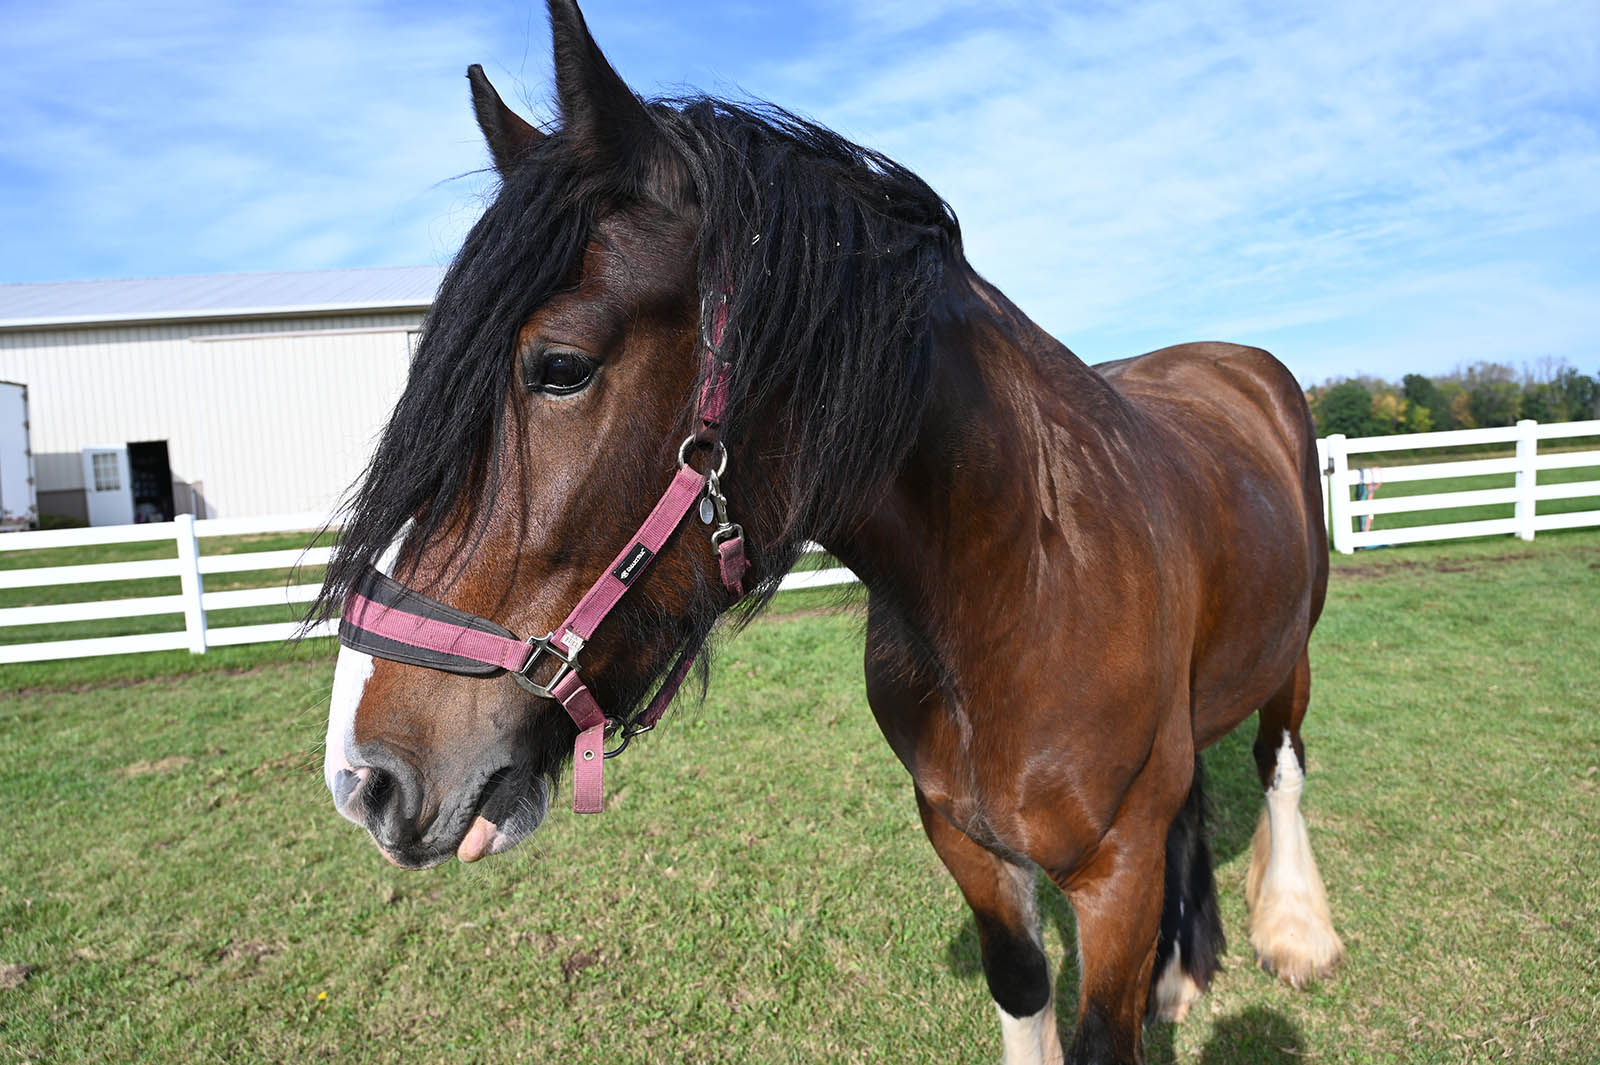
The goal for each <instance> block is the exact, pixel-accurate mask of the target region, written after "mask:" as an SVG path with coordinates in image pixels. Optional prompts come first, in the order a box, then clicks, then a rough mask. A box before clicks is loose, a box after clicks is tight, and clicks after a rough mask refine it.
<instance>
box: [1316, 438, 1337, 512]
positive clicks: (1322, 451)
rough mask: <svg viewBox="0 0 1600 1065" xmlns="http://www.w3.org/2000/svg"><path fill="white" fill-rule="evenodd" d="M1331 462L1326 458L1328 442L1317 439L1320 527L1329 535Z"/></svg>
mask: <svg viewBox="0 0 1600 1065" xmlns="http://www.w3.org/2000/svg"><path fill="white" fill-rule="evenodd" d="M1332 461H1333V460H1332V459H1330V458H1328V442H1327V441H1326V440H1324V439H1323V438H1322V437H1320V436H1319V437H1317V476H1318V477H1319V478H1321V480H1322V527H1323V528H1324V529H1326V530H1327V531H1328V532H1329V533H1330V534H1331V533H1332V532H1333V518H1332V516H1331V515H1330V514H1329V512H1328V500H1329V499H1331V498H1332V497H1333V492H1332V491H1330V490H1329V488H1328V472H1329V470H1330V469H1331V468H1332V467H1331V466H1330V465H1329V464H1330V463H1331V462H1332Z"/></svg>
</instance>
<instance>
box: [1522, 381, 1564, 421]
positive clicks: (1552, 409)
mask: <svg viewBox="0 0 1600 1065" xmlns="http://www.w3.org/2000/svg"><path fill="white" fill-rule="evenodd" d="M1522 416H1523V417H1524V418H1532V419H1533V420H1534V421H1536V422H1564V421H1566V420H1567V406H1566V404H1565V403H1564V402H1562V396H1561V393H1559V392H1557V391H1556V388H1555V386H1554V385H1551V384H1547V383H1546V382H1544V381H1539V382H1536V383H1534V384H1531V385H1529V386H1528V387H1526V388H1524V389H1523V390H1522Z"/></svg>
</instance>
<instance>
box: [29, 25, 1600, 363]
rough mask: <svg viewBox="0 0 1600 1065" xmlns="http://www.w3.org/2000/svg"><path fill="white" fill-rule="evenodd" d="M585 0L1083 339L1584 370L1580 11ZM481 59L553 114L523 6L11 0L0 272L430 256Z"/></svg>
mask: <svg viewBox="0 0 1600 1065" xmlns="http://www.w3.org/2000/svg"><path fill="white" fill-rule="evenodd" d="M585 14H586V16H587V18H588V21H589V25H590V28H591V30H592V31H593V32H594V35H595V37H596V39H597V40H598V41H599V43H600V45H601V47H602V48H603V49H604V50H605V51H606V52H607V54H608V55H609V57H610V58H611V60H612V63H613V65H614V66H616V67H617V69H618V71H619V72H620V73H621V74H622V76H623V77H624V78H625V79H626V80H627V81H628V82H629V83H630V84H631V85H632V86H633V87H634V88H635V89H636V90H637V91H639V92H640V93H642V94H644V95H646V96H652V95H658V94H662V93H678V92H682V91H685V90H688V89H691V88H692V89H698V90H704V91H708V92H713V93H717V94H720V95H728V96H736V97H752V96H753V97H758V98H763V99H768V100H771V101H773V102H775V103H779V104H782V105H784V106H786V107H788V108H790V109H791V110H795V111H798V112H800V113H802V114H805V115H807V116H808V117H811V118H813V119H816V120H818V121H820V122H822V123H823V124H824V125H827V126H830V127H832V128H834V129H836V130H838V131H839V132H841V133H843V134H845V135H847V136H849V137H851V138H852V139H854V140H857V141H859V142H861V143H863V144H866V145H869V146H871V147H874V148H877V149H879V150H881V151H883V152H885V153H886V154H888V155H889V156H891V157H893V158H895V159H897V160H899V161H900V162H902V163H904V164H906V165H907V166H909V167H910V168H911V169H913V170H915V171H916V172H917V173H919V174H920V175H921V176H922V177H923V178H925V179H926V180H927V181H928V182H929V183H930V184H931V185H932V186H933V187H934V188H935V189H936V190H938V191H939V192H940V193H941V194H942V195H943V196H944V197H945V198H946V199H947V200H948V201H949V202H950V204H951V206H952V207H953V208H954V209H955V211H956V214H957V216H958V217H959V218H960V219H961V222H962V228H963V232H964V234H965V242H966V249H967V257H968V259H969V260H970V262H971V263H972V264H973V266H974V267H975V268H977V269H978V270H979V271H980V272H981V273H982V274H984V275H985V276H986V277H987V278H989V279H990V280H991V281H993V282H994V283H995V284H997V285H998V286H999V287H1000V288H1001V289H1003V290H1004V291H1005V292H1006V293H1007V294H1008V295H1009V296H1011V297H1012V299H1013V300H1015V301H1016V302H1017V303H1018V304H1019V305H1020V306H1021V307H1022V308H1023V310H1025V311H1026V312H1027V313H1028V314H1029V315H1031V316H1032V317H1033V318H1034V319H1035V320H1036V321H1037V322H1038V323H1039V324H1040V325H1042V326H1043V327H1045V328H1046V329H1048V330H1049V331H1050V332H1051V333H1052V334H1054V335H1055V336H1056V337H1058V338H1060V339H1061V340H1062V341H1064V342H1065V343H1066V344H1067V345H1068V346H1070V347H1071V348H1072V349H1073V350H1074V351H1076V352H1077V353H1078V354H1079V355H1080V356H1082V357H1083V358H1085V359H1086V360H1088V361H1091V362H1094V361H1099V360H1103V359H1111V358H1120V357H1122V356H1125V355H1130V354H1135V353H1137V352H1140V351H1146V350H1150V349H1153V348H1157V347H1161V346H1164V345H1166V344H1170V343H1177V342H1180V341H1184V340H1201V339H1207V340H1233V341H1238V342H1241V343H1249V344H1257V345H1260V346H1263V347H1266V348H1269V349H1270V350H1272V351H1273V352H1274V353H1276V354H1277V355H1278V356H1279V357H1280V358H1282V359H1283V360H1284V361H1285V362H1286V363H1287V364H1288V365H1289V366H1290V368H1291V369H1293V370H1294V371H1295V372H1296V374H1297V375H1298V376H1299V377H1300V379H1301V381H1302V382H1303V383H1306V384H1310V383H1313V382H1316V381H1321V380H1324V379H1327V378H1330V377H1335V376H1344V375H1355V374H1363V373H1364V374H1372V375H1376V376H1380V377H1387V378H1389V379H1398V378H1399V377H1400V376H1401V375H1402V374H1405V373H1408V372H1422V373H1430V374H1438V373H1445V372H1448V371H1450V370H1452V369H1453V368H1455V367H1457V366H1460V365H1464V364H1469V363H1472V362H1476V361H1479V360H1485V359H1488V360H1496V361H1503V362H1510V363H1513V364H1521V363H1524V362H1527V363H1532V362H1534V361H1535V360H1540V359H1546V360H1549V359H1555V360H1561V359H1564V360H1567V361H1568V362H1570V363H1572V364H1573V365H1576V366H1578V367H1579V368H1580V369H1582V370H1584V371H1585V372H1589V373H1595V372H1597V371H1600V342H1597V337H1600V5H1596V4H1592V3H1573V2H1572V0H1560V2H1547V0H1517V2H1498V0H1452V2H1450V3H1428V4H1396V3H1393V2H1392V0H1384V2H1374V0H1341V2H1340V3H1337V4H1329V3H1327V2H1326V0H1317V2H1313V3H1309V4H1306V3H1299V2H1296V0H1282V2H1268V3H1249V2H1244V3H1237V2H1232V0H1216V2H1205V3H1162V2H1156V3H1138V2H1126V3H1125V2H1108V3H1078V2H1060V3H1056V2H1041V0H1032V2H1019V0H984V2H966V0H865V2H863V0H852V2H846V0H789V2H782V3H770V4H767V3H756V2H736V0H682V2H679V3H671V4H663V3H660V2H659V0H589V2H588V3H587V4H586V5H585ZM474 62H478V63H482V64H483V65H484V68H485V70H486V71H487V72H488V74H489V76H490V78H491V79H492V80H493V81H494V82H495V84H496V85H497V87H498V88H499V89H500V91H501V94H502V95H503V96H504V97H505V98H506V99H507V100H508V101H509V102H512V103H513V104H514V106H517V107H518V109H519V110H521V111H522V112H523V113H524V114H525V115H528V116H530V117H532V118H533V119H535V120H539V121H547V120H549V119H550V118H551V117H552V115H553V108H552V104H551V82H550V60H549V38H548V26H547V23H546V18H545V13H544V9H543V6H542V5H539V4H527V3H500V2H494V3H486V2H475V0H463V2H457V3H452V4H449V5H445V4H437V5H433V4H425V3H406V2H379V0H311V2H308V0H284V2H274V3H261V2H255V0H237V2H231V3H222V4H219V3H216V2H215V0H140V2H139V3H136V4H130V3H127V2H126V0H54V2H52V3H50V4H36V3H28V2H21V0H0V99H3V100H5V101H6V106H5V108H4V109H3V112H0V282H25V281H70V280H84V279H93V278H115V277H150V276H162V275H173V274H195V273H233V272H247V271H256V270H300V269H306V270H313V269H327V268H338V267H363V266H402V265H418V264H443V263H447V262H448V261H449V259H450V257H451V256H452V254H453V253H454V251H455V249H456V247H457V246H458V245H459V243H460V241H461V239H462V237H463V236H464V235H465V233H466V231H467V229H468V227H470V225H471V224H472V222H473V220H474V219H475V218H476V217H477V215H478V214H479V213H481V211H482V210H483V207H484V204H485V197H486V196H488V195H491V194H492V192H493V179H492V175H490V174H488V173H486V172H485V170H484V168H485V167H486V166H487V163H488V157H487V153H486V151H485V149H484V148H483V145H482V142H481V139H480V138H479V136H478V133H477V130H476V127H475V125H474V124H473V121H472V116H471V111H470V108H469V106H468V102H467V83H466V80H465V78H464V76H463V74H464V71H465V69H466V67H467V65H468V64H469V63H474Z"/></svg>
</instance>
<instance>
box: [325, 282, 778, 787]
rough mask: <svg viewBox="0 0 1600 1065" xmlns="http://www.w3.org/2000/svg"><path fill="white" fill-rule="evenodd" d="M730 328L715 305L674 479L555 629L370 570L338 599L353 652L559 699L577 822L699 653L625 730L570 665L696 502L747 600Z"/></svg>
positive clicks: (721, 560) (729, 581) (342, 633)
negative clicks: (734, 504)
mask: <svg viewBox="0 0 1600 1065" xmlns="http://www.w3.org/2000/svg"><path fill="white" fill-rule="evenodd" d="M727 320H728V311H727V306H726V302H725V301H723V302H719V304H718V306H717V308H716V313H715V315H714V317H713V323H712V329H711V340H710V342H709V343H707V344H705V345H704V348H703V350H702V353H701V362H702V383H701V386H700V396H699V400H698V403H697V408H698V417H699V420H700V428H699V429H698V430H697V431H696V432H694V433H692V434H691V435H690V436H689V437H688V438H686V439H685V440H684V441H683V444H682V445H681V446H680V447H679V448H678V472H677V475H676V476H674V477H673V478H672V483H671V484H669V485H668V486H667V490H666V491H665V492H663V493H662V495H661V498H660V499H659V500H658V501H657V502H656V505H655V508H654V509H653V510H651V511H650V516H649V517H647V518H646V519H645V520H644V524H643V525H641V526H640V527H639V530H638V531H637V532H636V533H634V535H633V537H632V538H631V539H630V540H629V542H628V545H627V546H626V547H624V548H623V549H622V551H621V552H619V553H618V555H617V557H616V558H614V559H612V561H611V564H610V565H609V566H607V567H606V568H605V570H603V571H602V572H601V574H600V577H599V578H598V579H597V580H596V581H595V582H594V584H592V585H590V587H589V590H588V591H587V592H585V593H584V595H583V598H582V599H579V600H578V605H577V606H575V607H573V608H572V613H570V614H568V615H567V619H566V620H565V621H563V622H562V623H561V624H560V625H559V626H557V627H556V629H555V630H554V631H552V632H550V633H548V634H547V635H544V636H537V637H530V638H528V639H526V640H524V639H521V638H520V637H518V636H517V635H516V634H515V633H513V632H512V631H511V630H510V629H508V628H506V627H505V626H503V625H500V624H499V623H497V622H494V621H490V620H489V619H488V618H482V617H479V616H477V615H476V614H468V613H466V612H465V611H462V610H457V609H456V608H454V607H451V606H446V605H445V604H444V603H441V602H439V601H438V600H436V599H430V598H429V597H428V596H426V595H423V594H422V593H421V592H418V591H415V590H413V589H411V588H407V587H406V586H405V585H403V584H401V583H400V582H399V581H397V580H395V579H394V578H392V577H389V576H388V575H386V574H384V573H382V572H380V571H379V570H377V569H376V568H373V567H370V566H369V567H368V568H367V570H366V572H365V573H363V574H362V576H361V577H360V578H359V579H358V580H357V581H356V582H355V584H354V585H353V586H352V587H351V589H350V592H349V594H348V595H347V596H346V597H345V602H344V613H343V617H341V618H340V621H339V642H340V643H342V644H344V645H345V646H346V647H349V648H351V649H352V650H355V651H361V652H363V653H365V654H369V655H372V656H374V657H376V658H386V659H389V660H390V661H394V662H403V663H405V664H407V665H413V666H424V667H426V668H429V669H437V670H441V671H443V672H446V673H457V674H461V675H464V676H471V677H495V676H499V675H500V674H501V673H510V674H511V679H512V680H514V681H515V682H516V683H517V684H519V685H521V686H522V687H523V688H525V689H526V690H528V691H530V692H532V693H533V694H534V695H537V696H539V697H541V698H545V699H554V700H556V701H557V702H559V703H560V704H561V705H562V707H563V708H565V710H566V711H567V714H568V715H569V716H570V717H571V718H572V720H573V722H574V723H575V724H576V725H577V726H578V739H577V741H576V743H575V744H574V746H573V752H572V766H573V769H572V809H573V810H574V812H576V813H581V814H582V813H599V812H600V811H601V810H602V809H603V808H604V805H605V803H604V766H605V760H606V759H607V758H612V757H615V756H616V755H619V754H621V753H622V751H623V749H624V748H626V747H627V746H628V743H629V741H630V740H632V739H633V737H635V736H637V735H639V734H640V733H642V732H649V731H650V730H651V729H653V728H655V726H656V722H658V721H659V720H660V719H661V715H662V714H664V713H665V712H666V709H667V706H668V705H669V704H670V703H671V702H672V699H673V697H674V696H675V695H677V693H678V688H679V687H680V686H681V685H682V684H683V680H684V678H685V677H686V676H688V673H689V668H690V666H692V665H693V664H694V660H695V658H696V657H697V656H698V655H699V653H700V649H701V643H700V642H699V641H697V642H695V643H693V644H691V645H690V646H689V647H687V648H686V649H684V651H683V652H681V653H680V654H679V656H678V661H677V663H676V664H675V665H674V666H673V668H672V671H671V672H670V673H669V674H668V675H667V678H666V680H664V681H663V682H662V684H661V687H660V688H658V689H657V690H656V694H655V696H654V697H653V698H652V699H651V700H650V705H649V706H648V707H646V708H645V711H644V713H642V714H640V715H639V716H638V718H637V719H636V720H634V721H632V722H624V721H622V720H621V719H619V718H614V717H609V716H608V715H607V714H606V713H605V712H604V711H603V710H601V709H600V704H599V703H598V702H597V701H596V700H595V697H594V695H593V694H592V693H591V692H590V691H589V686H588V685H587V684H585V683H584V681H583V678H582V676H581V675H580V673H579V670H578V661H577V659H578V654H579V652H581V651H582V650H583V647H584V645H585V644H586V643H588V641H589V640H590V639H591V638H592V637H593V636H594V632H595V629H597V628H598V627H599V626H600V623H601V622H602V621H604V620H605V618H606V615H608V614H610V613H611V610H612V608H614V607H615V606H616V605H617V603H618V602H620V601H621V599H622V597H623V595H624V594H626V592H627V591H628V589H629V588H630V587H632V586H633V584H634V583H635V582H636V581H637V580H638V579H639V575H640V574H641V573H643V572H644V571H645V569H646V568H647V567H648V566H649V565H650V563H651V561H652V560H654V559H655V557H656V555H657V553H658V552H660V550H661V548H662V546H663V545H664V544H665V543H666V542H667V539H668V538H669V537H670V536H671V535H672V533H673V532H674V531H675V530H676V529H677V528H678V526H680V525H682V524H683V522H684V519H685V518H687V517H688V515H689V512H690V511H691V510H693V509H694V507H695V503H696V501H699V503H700V516H701V519H702V520H703V521H705V522H706V523H707V524H711V523H712V521H713V519H714V520H715V522H716V527H715V529H714V530H713V531H712V533H711V543H712V545H713V546H714V547H715V548H716V549H717V558H718V568H719V569H720V571H721V575H722V583H723V586H724V587H726V588H727V589H728V591H730V592H732V593H733V595H734V597H735V598H736V599H737V598H738V597H740V596H742V595H743V594H744V585H743V579H744V575H745V572H746V571H747V570H748V569H749V568H750V562H749V560H748V559H747V558H746V557H745V551H744V530H743V529H742V528H741V527H740V526H738V525H736V524H734V523H732V522H730V521H729V520H728V500H727V498H726V497H725V496H724V495H723V494H722V484H721V478H722V476H723V474H724V473H726V472H727V469H728V452H727V449H726V448H725V447H724V446H723V444H722V442H721V441H720V440H718V439H717V428H718V427H719V426H720V425H721V424H722V415H723V411H724V409H725V408H726V406H727V400H728V372H729V366H728V364H727V363H726V362H724V361H722V360H721V359H720V358H719V357H718V355H717V348H718V347H720V346H721V343H722V335H723V331H724V329H725V328H726V326H727ZM697 447H706V448H710V449H711V451H712V460H711V468H710V469H709V470H708V472H706V473H700V472H699V471H698V470H696V469H695V468H694V467H692V466H690V465H689V453H690V452H691V451H693V450H694V449H695V448H697ZM547 655H548V656H549V657H550V658H551V659H552V660H554V663H555V668H554V672H552V673H551V674H550V676H549V678H548V679H547V680H545V681H544V682H542V683H541V682H540V681H538V680H535V679H534V676H535V673H536V671H538V670H540V669H542V668H545V667H546V665H547V664H546V663H545V662H544V658H545V656H547ZM612 732H615V733H618V734H619V735H620V737H621V742H620V743H619V744H618V745H617V746H616V748H615V749H613V750H610V751H608V750H606V749H605V746H604V744H605V737H606V735H607V734H608V733H612Z"/></svg>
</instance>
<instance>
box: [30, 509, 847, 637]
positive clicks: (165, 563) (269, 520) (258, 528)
mask: <svg viewBox="0 0 1600 1065" xmlns="http://www.w3.org/2000/svg"><path fill="white" fill-rule="evenodd" d="M326 522H327V517H326V516H325V515H322V514H316V513H303V514H283V515H276V516H272V517H263V518H209V519H205V520H196V519H195V518H194V517H193V516H192V515H189V514H180V515H179V516H178V518H177V520H176V521H170V522H160V523H155V524H149V525H115V526H105V527H100V528H92V529H63V530H58V531H51V532H24V533H9V534H6V535H5V536H4V537H3V538H0V552H4V553H7V554H9V553H11V552H22V551H38V550H47V549H52V548H54V549H59V548H77V547H97V546H102V545H106V544H132V543H159V542H162V541H165V542H167V543H172V544H175V545H176V548H177V554H178V557H177V558H167V559H153V560H148V561H139V562H96V563H87V564H79V565H68V566H46V567H35V568H31V569H11V570H0V590H11V589H21V588H45V587H57V586H60V585H71V584H95V583H100V582H104V581H144V580H153V579H158V578H167V579H171V578H174V577H176V578H177V579H178V582H179V591H178V592H177V594H174V595H147V596H134V597H126V598H119V599H96V600H86V601H81V602H73V603H58V604H51V605H45V606H13V607H0V629H5V628H14V627H17V626H21V625H57V624H70V623H73V622H83V621H110V620H117V619H121V618H146V617H158V616H164V615H180V614H181V615H182V616H183V620H184V627H183V629H182V630H178V631H172V632H151V633H139V634H135V635H127V636H96V637H91V638H85V639H56V640H41V641H34V642H30V643H12V644H0V664H7V663H15V662H44V661H51V660H59V659H65V658H87V657H91V656H94V655H114V654H131V653H135V652H140V651H171V650H179V649H183V648H187V649H188V650H189V651H190V652H192V653H194V654H204V653H205V652H206V650H207V649H208V648H211V647H225V646H232V645H236V644H247V643H270V642H281V641H284V640H288V639H291V638H293V637H294V636H295V635H297V634H299V633H300V631H301V626H300V623H299V622H295V621H281V622H273V623H269V624H258V625H227V626H214V625H211V624H210V622H209V617H208V615H209V614H210V612H211V611H216V610H238V609H244V608H250V607H282V606H294V605H297V604H301V603H309V602H311V601H312V600H313V599H315V598H316V596H317V590H318V588H319V587H320V585H318V584H279V585H273V586H269V587H264V588H242V589H236V590H228V591H212V592H208V591H206V590H205V578H206V577H207V576H210V575H214V574H222V573H230V574H234V573H252V572H261V571H269V570H285V569H287V570H299V569H306V568H313V567H320V566H325V565H327V564H328V561H329V559H330V558H331V557H332V554H333V549H332V548H330V547H310V548H306V549H303V550H298V551H296V550H290V551H283V550H272V551H238V552H232V553H229V554H210V555H207V554H205V553H204V552H203V551H202V550H201V548H202V545H203V543H204V542H205V541H206V540H208V539H214V538H216V537H220V536H253V535H264V534H273V533H293V532H305V533H306V534H307V539H310V538H311V536H312V534H313V532H314V531H315V530H318V529H322V528H323V527H324V526H325V524H326ZM811 546H812V550H813V551H814V552H820V551H821V548H819V547H816V545H814V544H813V545H811ZM855 579H856V578H855V574H853V573H851V572H850V571H849V570H848V569H844V568H840V567H833V568H828V569H810V570H800V571H797V572H794V573H790V574H789V575H788V576H786V577H785V578H784V579H783V583H782V584H781V585H780V587H779V590H780V591H791V590H794V589H800V588H821V587H826V586H828V585H834V584H847V583H849V582H852V581H854V580H855ZM334 629H335V625H334V623H332V622H323V623H321V624H318V625H315V626H312V627H311V628H310V629H308V630H306V635H307V636H313V637H314V636H330V635H332V634H333V632H334Z"/></svg>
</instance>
